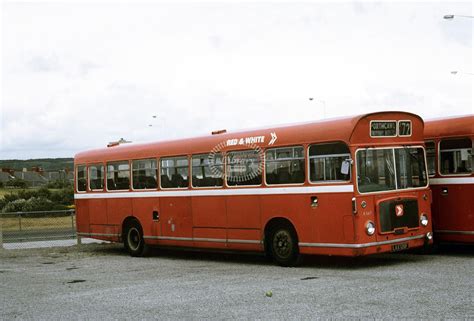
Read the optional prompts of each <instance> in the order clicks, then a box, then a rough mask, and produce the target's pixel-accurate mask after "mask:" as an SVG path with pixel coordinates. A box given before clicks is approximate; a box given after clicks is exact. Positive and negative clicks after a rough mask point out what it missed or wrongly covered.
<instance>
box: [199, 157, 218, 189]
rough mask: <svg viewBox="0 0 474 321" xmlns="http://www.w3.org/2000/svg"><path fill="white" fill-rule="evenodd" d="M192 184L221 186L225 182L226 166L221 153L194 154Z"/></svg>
mask: <svg viewBox="0 0 474 321" xmlns="http://www.w3.org/2000/svg"><path fill="white" fill-rule="evenodd" d="M192 165H193V166H192V186H193V187H215V186H217V187H220V186H222V184H223V180H222V177H223V175H224V166H223V164H222V155H221V154H219V153H211V154H202V155H193V158H192Z"/></svg>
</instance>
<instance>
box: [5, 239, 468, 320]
mask: <svg viewBox="0 0 474 321" xmlns="http://www.w3.org/2000/svg"><path fill="white" fill-rule="evenodd" d="M473 272H474V250H473V248H472V247H471V248H448V249H444V250H443V252H441V254H436V255H420V254H406V253H400V254H389V255H377V256H371V257H366V258H359V259H347V258H334V257H310V258H307V259H306V260H305V261H304V262H303V265H302V266H301V267H298V268H282V267H278V266H275V265H273V264H272V263H270V262H267V261H266V260H265V259H264V258H263V257H260V256H255V255H241V254H220V253H211V254H210V253H200V252H183V251H180V252H176V251H169V250H166V251H165V250H157V251H154V253H153V255H152V256H151V257H147V258H131V257H129V256H128V255H127V254H126V253H125V252H124V250H123V249H122V247H121V246H120V245H117V244H88V245H82V246H73V247H64V248H49V249H29V250H3V251H0V304H1V306H0V319H3V320H13V319H36V320H37V319H41V320H57V319H61V320H63V319H72V320H77V319H102V320H108V319H132V318H133V319H156V318H157V319H186V320H197V319H271V320H273V319H293V320H302V319H316V318H327V317H331V318H390V319H393V318H396V319H400V318H415V319H420V318H423V319H434V318H435V319H445V318H448V319H473V318H474V299H473V295H474V294H473V292H474V291H473V290H474V273H473ZM270 291H271V296H270ZM266 294H268V296H267V295H266Z"/></svg>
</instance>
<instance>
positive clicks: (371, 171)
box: [351, 112, 432, 255]
mask: <svg viewBox="0 0 474 321" xmlns="http://www.w3.org/2000/svg"><path fill="white" fill-rule="evenodd" d="M351 149H352V154H353V155H354V156H353V157H354V166H355V173H356V175H355V176H356V178H355V180H354V185H355V188H354V198H353V212H354V225H355V231H356V238H357V240H356V244H355V246H354V248H353V253H352V254H353V255H366V254H373V253H381V252H397V251H403V250H407V249H410V248H416V247H421V246H423V245H427V244H430V243H432V226H431V210H430V205H431V192H430V190H429V188H428V174H427V166H426V157H425V149H424V147H423V120H422V119H421V118H420V117H418V116H416V115H414V114H409V113H397V112H393V113H390V112H386V113H376V114H370V115H368V116H367V117H365V118H363V119H361V120H360V121H359V124H358V125H357V126H356V128H355V130H354V133H353V135H352V137H351Z"/></svg>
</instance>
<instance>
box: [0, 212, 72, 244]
mask: <svg viewBox="0 0 474 321" xmlns="http://www.w3.org/2000/svg"><path fill="white" fill-rule="evenodd" d="M74 242H77V243H80V238H79V239H77V235H76V214H75V211H74V210H67V211H43V212H16V213H0V249H1V248H4V249H17V248H33V247H46V246H60V245H69V243H71V244H74Z"/></svg>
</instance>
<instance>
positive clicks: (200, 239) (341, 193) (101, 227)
mask: <svg viewBox="0 0 474 321" xmlns="http://www.w3.org/2000/svg"><path fill="white" fill-rule="evenodd" d="M394 119H395V120H399V119H402V120H410V121H411V122H412V124H413V125H412V131H413V132H412V135H411V136H410V137H391V138H385V137H383V138H376V139H374V138H371V137H370V130H369V128H370V121H371V120H394ZM272 134H276V135H277V137H278V138H277V140H276V141H275V142H274V143H271V140H270V139H271V137H272ZM255 136H258V137H262V136H263V137H264V140H263V142H262V143H261V144H260V145H259V144H256V145H258V146H259V147H261V148H262V149H263V150H264V149H265V148H274V147H285V146H303V147H304V150H305V153H307V150H308V146H309V145H310V144H313V143H323V142H344V143H345V144H347V145H348V147H349V149H350V151H351V155H352V158H353V159H354V153H355V151H356V150H357V149H358V148H362V147H364V148H365V147H379V146H405V145H420V146H421V145H423V120H422V119H421V118H420V117H419V116H417V115H414V114H411V113H404V112H380V113H373V114H367V115H361V116H355V117H348V118H342V119H335V120H325V121H320V122H311V123H305V124H300V125H288V126H281V127H275V128H267V129H257V130H249V131H243V132H236V133H225V134H219V135H212V136H205V137H199V138H191V139H182V140H176V141H164V142H156V143H149V144H128V145H127V144H125V145H120V146H116V147H110V148H104V149H98V150H91V151H86V152H82V153H79V154H77V155H76V156H75V160H74V162H75V166H76V167H77V165H87V164H97V163H102V164H105V163H107V162H110V161H119V160H120V161H122V160H129V161H131V160H138V159H148V158H155V159H159V158H160V157H169V156H183V155H187V156H190V155H196V154H204V153H209V152H210V151H211V150H212V149H213V148H214V147H215V146H217V145H219V144H222V143H223V142H226V141H229V140H232V139H240V138H245V137H255ZM269 144H271V145H269ZM245 149H249V147H248V145H235V146H226V145H225V144H224V146H222V148H221V151H222V152H223V153H226V152H227V151H235V150H245ZM308 166H309V165H308V158H307V157H305V168H306V178H305V181H304V183H302V184H298V185H296V184H295V185H266V184H265V179H263V181H264V182H263V183H262V185H261V186H249V187H229V186H226V185H225V184H224V186H223V187H219V188H192V187H188V188H185V189H161V188H157V189H156V190H146V191H143V190H140V191H134V190H132V189H130V190H128V191H121V192H113V191H109V192H107V191H105V189H104V191H100V192H97V191H94V192H91V191H89V190H87V192H78V191H76V194H75V196H76V197H75V198H76V208H77V218H78V233H79V234H80V235H82V236H84V237H94V238H97V239H102V240H110V241H121V240H122V228H123V226H122V225H123V222H124V220H125V219H126V218H127V217H135V218H136V219H138V220H139V222H140V224H141V225H142V228H143V234H144V236H145V239H146V242H147V243H149V244H151V245H158V246H179V247H198V248H214V249H229V250H244V251H263V250H264V238H265V227H266V226H267V224H268V223H269V222H270V221H271V220H272V219H278V218H284V219H286V220H288V221H289V222H291V224H292V225H293V226H294V228H295V230H296V232H297V236H298V242H299V248H300V252H301V253H303V254H325V255H344V256H359V255H367V254H375V253H381V252H390V251H391V246H392V245H393V244H396V243H398V242H406V243H408V247H410V248H411V247H418V246H422V245H423V244H424V243H425V242H426V239H425V236H426V234H427V233H428V232H431V216H430V209H429V206H430V202H431V199H430V196H431V193H430V191H429V188H428V187H423V188H417V189H412V190H407V191H403V190H401V191H391V192H384V193H380V194H368V195H367V194H360V193H359V192H358V190H357V186H356V183H355V181H356V179H355V177H353V178H352V180H351V181H348V182H343V183H339V182H338V183H318V184H314V183H311V182H309V180H308V175H309V174H308V173H307V172H308V170H307V169H308ZM351 166H352V167H351V172H352V173H353V176H355V174H354V173H356V171H355V162H354V164H352V165H351ZM262 175H263V174H262ZM263 176H264V175H263ZM426 195H428V197H427V199H426V200H423V196H426ZM102 196H103V198H102ZM312 197H317V198H318V206H317V207H312V206H311V202H312ZM354 197H355V198H356V199H357V214H354V213H353V209H352V199H353V198H354ZM403 197H414V198H416V199H417V200H419V203H420V205H419V206H420V210H421V211H423V212H426V214H427V215H428V216H429V217H430V224H429V225H428V226H426V227H423V226H419V228H417V229H416V230H412V231H409V230H407V231H405V232H404V233H403V234H402V235H395V234H393V233H392V234H386V235H380V234H379V233H376V234H375V235H372V236H369V235H367V234H366V232H365V225H366V223H367V221H368V220H371V221H373V222H377V202H378V201H380V200H381V199H387V198H403ZM425 198H426V197H425ZM362 200H365V201H366V202H367V204H368V206H367V207H366V208H362V207H361V206H360V203H361V201H362ZM153 212H158V213H159V219H156V220H154V219H153Z"/></svg>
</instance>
